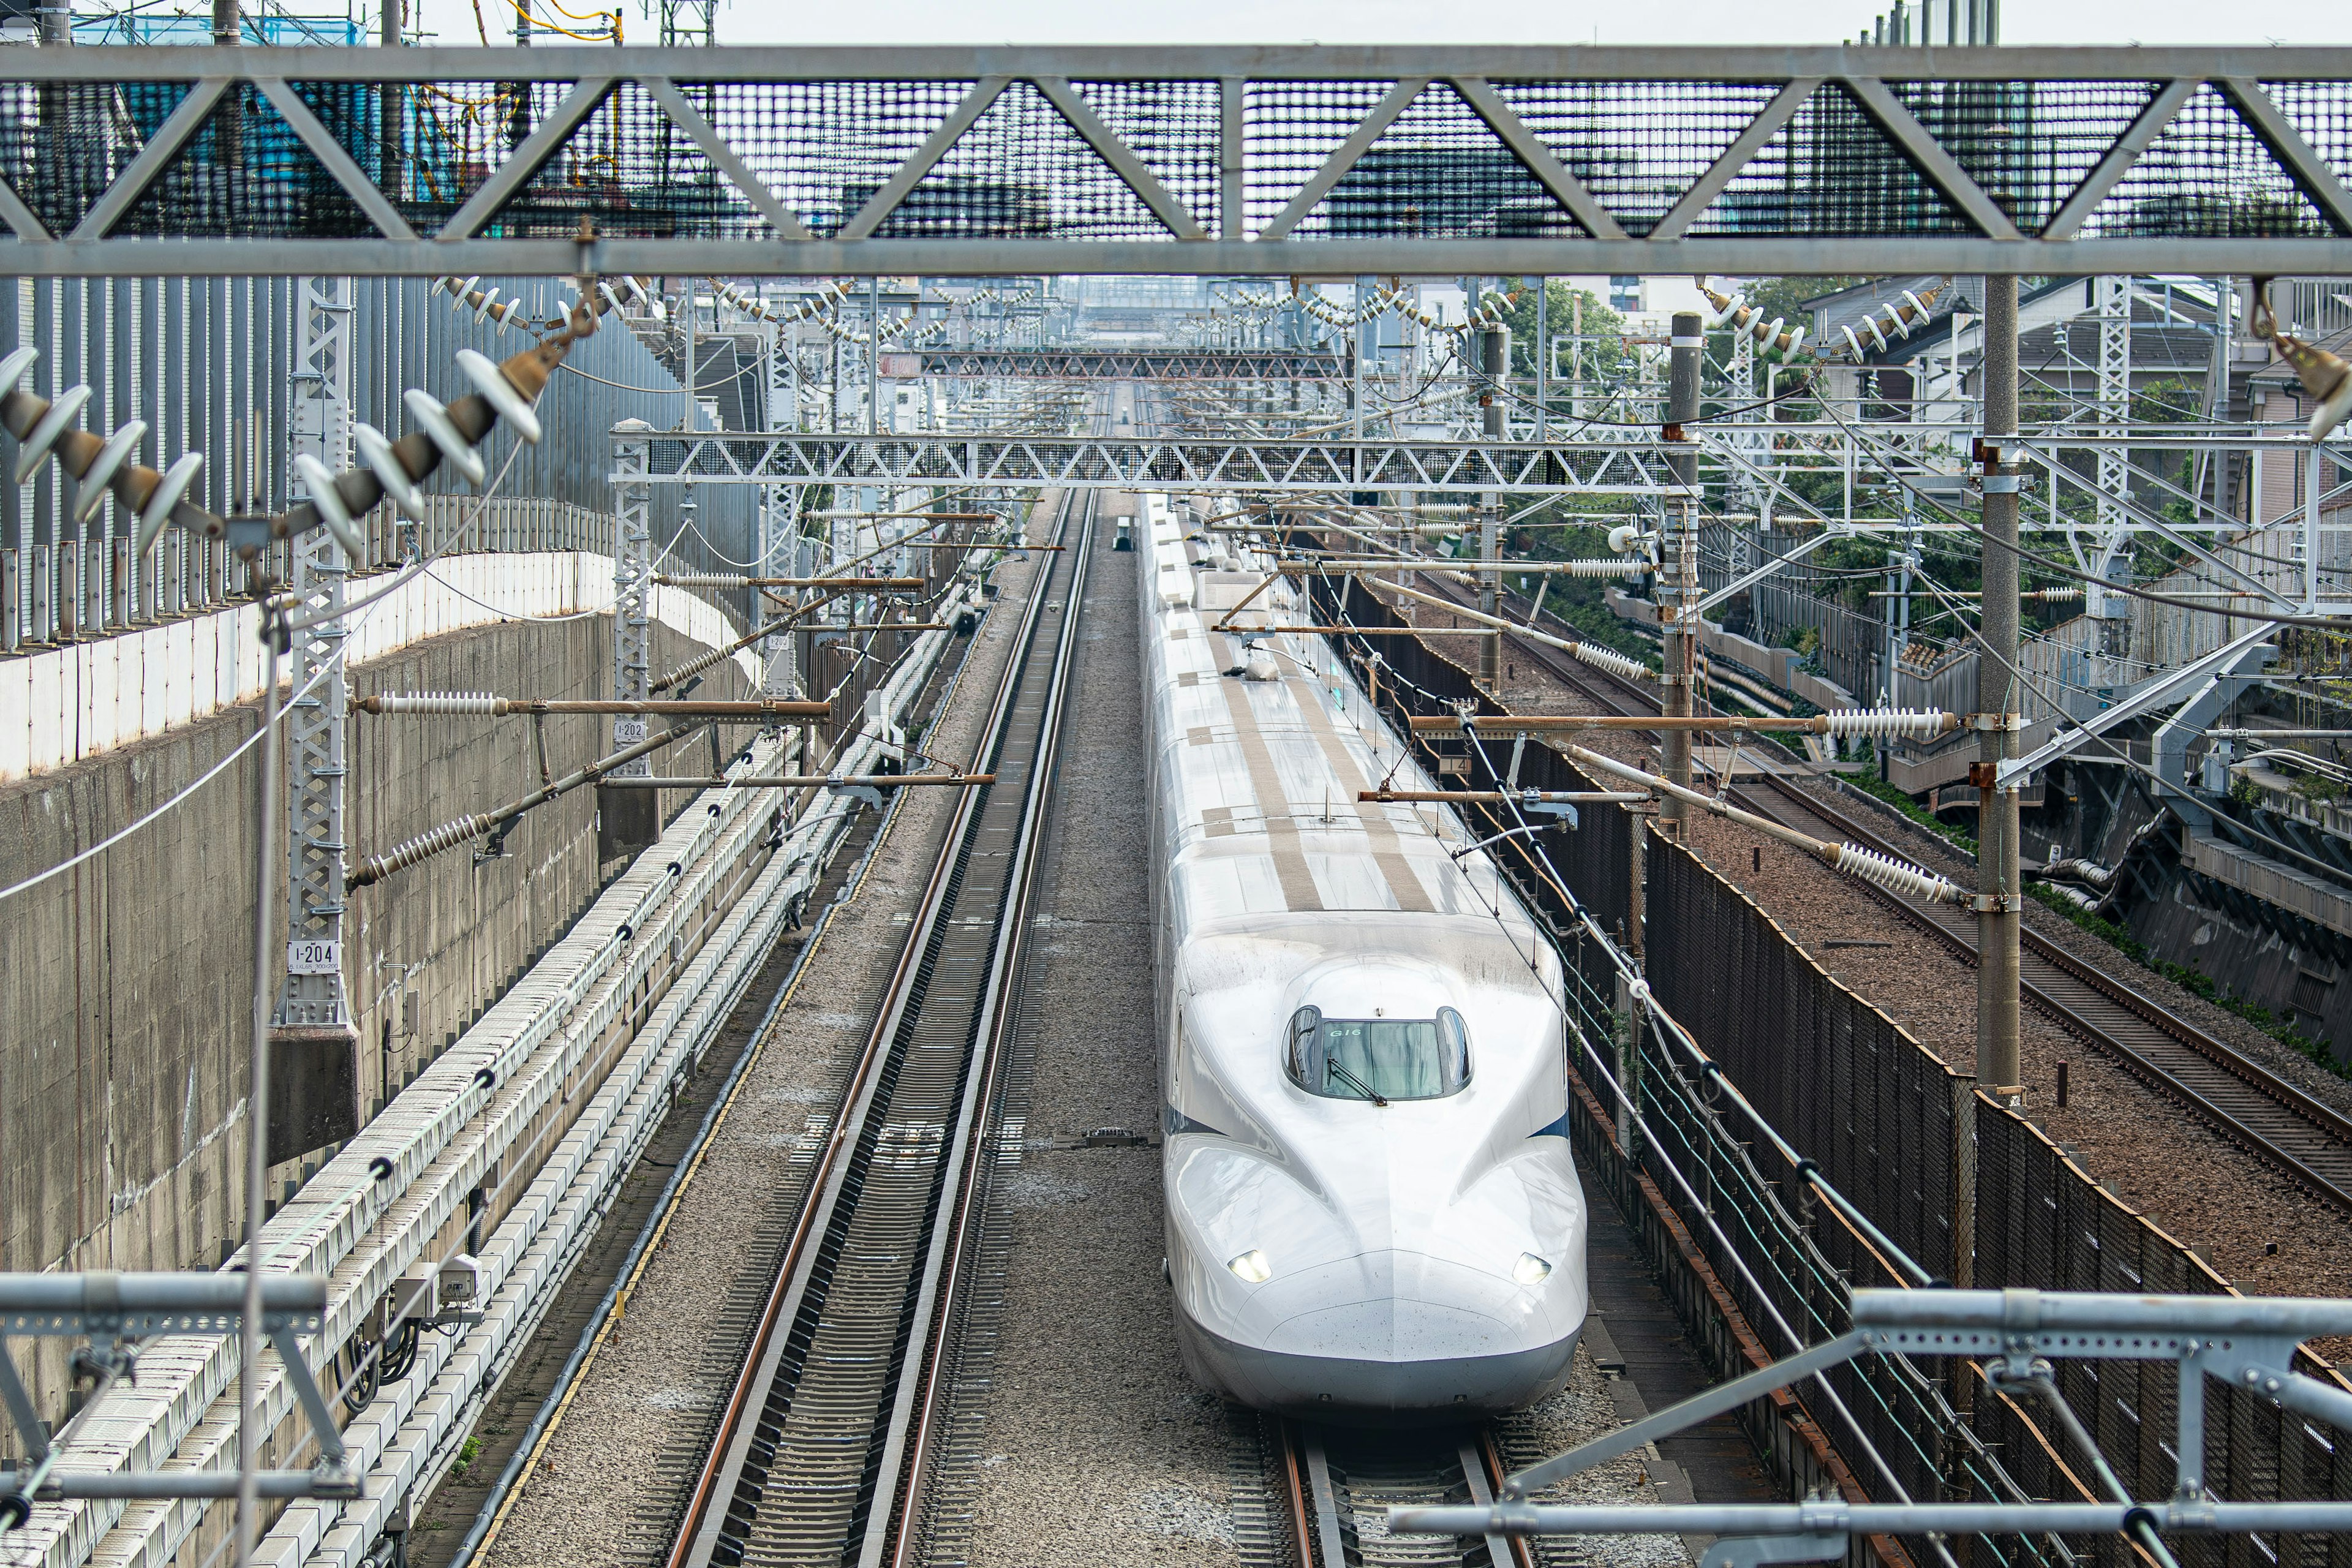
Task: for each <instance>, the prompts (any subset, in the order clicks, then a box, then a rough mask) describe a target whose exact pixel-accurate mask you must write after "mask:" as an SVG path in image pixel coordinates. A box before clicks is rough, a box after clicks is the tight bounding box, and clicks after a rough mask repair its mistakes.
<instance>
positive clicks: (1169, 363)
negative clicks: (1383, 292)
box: [882, 349, 1355, 383]
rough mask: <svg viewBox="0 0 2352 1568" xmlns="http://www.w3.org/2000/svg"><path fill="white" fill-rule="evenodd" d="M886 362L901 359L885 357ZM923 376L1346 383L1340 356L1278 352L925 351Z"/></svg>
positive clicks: (1348, 366) (1347, 368)
mask: <svg viewBox="0 0 2352 1568" xmlns="http://www.w3.org/2000/svg"><path fill="white" fill-rule="evenodd" d="M882 357H883V363H884V369H885V373H886V374H888V372H889V362H890V361H891V360H892V359H894V358H903V357H905V356H899V355H891V354H885V355H883V356H882ZM920 358H921V364H922V374H925V375H942V376H953V377H960V378H964V379H969V380H975V381H979V380H1027V381H1181V382H1191V383H1199V382H1203V381H1346V380H1348V379H1349V377H1350V376H1352V375H1353V374H1355V366H1354V362H1353V361H1352V360H1350V359H1349V358H1348V357H1347V356H1345V355H1343V354H1328V353H1307V352H1306V351H1304V350H1284V349H929V350H926V351H925V352H924V353H922V355H921V356H920Z"/></svg>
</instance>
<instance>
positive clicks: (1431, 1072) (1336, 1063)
mask: <svg viewBox="0 0 2352 1568" xmlns="http://www.w3.org/2000/svg"><path fill="white" fill-rule="evenodd" d="M1283 1070H1284V1071H1286V1073H1288V1074H1289V1075H1290V1081H1291V1082H1293V1083H1295V1084H1297V1086H1298V1087H1299V1088H1301V1089H1305V1090H1306V1091H1307V1093H1309V1094H1319V1095H1322V1096H1324V1097H1325V1098H1326V1099H1329V1100H1370V1101H1371V1102H1372V1103H1373V1104H1375V1105H1386V1104H1387V1103H1388V1102H1389V1101H1390V1100H1438V1099H1442V1098H1444V1096H1446V1095H1449V1094H1454V1093H1458V1092H1460V1090H1461V1089H1462V1086H1463V1085H1465V1084H1466V1083H1468V1082H1469V1081H1470V1037H1469V1032H1468V1031H1467V1030H1465V1028H1464V1027H1463V1026H1462V1015H1461V1014H1459V1013H1457V1012H1455V1011H1454V1009H1453V1008H1451V1007H1440V1008H1439V1009H1438V1010H1437V1016H1436V1017H1434V1018H1327V1017H1325V1016H1323V1011H1322V1009H1321V1008H1319V1007H1301V1008H1300V1009H1298V1011H1297V1012H1296V1013H1294V1014H1292V1015H1291V1016H1290V1030H1289V1041H1288V1044H1287V1045H1286V1047H1284V1051H1283Z"/></svg>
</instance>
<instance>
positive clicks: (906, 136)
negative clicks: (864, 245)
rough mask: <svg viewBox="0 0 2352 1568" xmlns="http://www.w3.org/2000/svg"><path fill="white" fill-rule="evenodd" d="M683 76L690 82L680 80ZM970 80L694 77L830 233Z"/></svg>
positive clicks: (698, 91) (786, 200) (787, 201)
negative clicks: (714, 80)
mask: <svg viewBox="0 0 2352 1568" xmlns="http://www.w3.org/2000/svg"><path fill="white" fill-rule="evenodd" d="M682 85H683V84H682ZM971 88H972V84H971V82H969V81H811V82H772V83H771V82H719V83H712V84H709V85H703V84H696V85H694V86H693V87H692V88H691V89H689V91H688V96H689V97H690V98H692V99H693V100H694V101H695V102H696V103H698V104H702V105H705V106H706V107H705V109H704V112H705V113H707V114H708V115H709V118H710V121H711V123H712V124H713V125H714V126H716V127H717V129H718V132H719V135H720V136H722V137H724V138H726V140H727V144H728V145H729V146H730V147H732V148H733V149H734V150H735V153H736V154H737V155H738V156H739V157H740V158H741V159H742V160H743V162H744V163H746V164H747V165H749V166H750V168H751V171H752V173H754V174H757V175H759V177H760V178H761V180H763V181H765V182H766V184H767V185H768V188H769V189H771V190H772V191H774V192H775V193H776V195H777V198H778V199H779V200H781V201H782V203H783V205H785V206H786V207H787V208H789V209H790V210H791V211H792V212H793V216H797V217H798V218H799V219H800V220H801V222H802V223H803V224H805V225H806V226H808V227H809V229H810V230H811V231H812V232H814V233H816V234H820V235H829V234H832V233H834V232H835V230H837V229H839V228H840V227H841V226H842V225H843V224H845V223H847V222H848V221H849V220H850V219H851V218H852V217H853V216H856V213H857V209H858V208H859V207H861V206H863V205H866V199H867V198H868V197H870V196H872V195H874V193H875V192H876V191H878V190H880V189H881V188H882V186H883V184H885V183H886V182H887V180H888V179H889V178H890V175H891V174H892V173H893V172H894V171H895V170H896V169H897V168H898V165H899V164H900V163H903V162H905V161H906V159H907V158H908V156H909V155H911V154H912V153H914V152H915V150H916V149H917V148H919V147H920V146H921V145H922V144H923V142H925V141H926V140H928V139H929V136H930V134H931V133H932V132H935V131H937V130H938V129H939V128H940V124H941V123H942V122H943V121H946V119H947V117H948V116H949V115H950V114H952V113H953V112H954V111H955V107H956V105H957V104H958V103H960V102H961V101H962V100H963V98H964V96H965V95H966V94H967V93H969V92H970V91H971Z"/></svg>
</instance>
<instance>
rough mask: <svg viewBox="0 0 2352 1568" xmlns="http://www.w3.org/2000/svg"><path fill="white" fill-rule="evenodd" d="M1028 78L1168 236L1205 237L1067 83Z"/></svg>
mask: <svg viewBox="0 0 2352 1568" xmlns="http://www.w3.org/2000/svg"><path fill="white" fill-rule="evenodd" d="M1031 81H1032V82H1033V83H1034V85H1035V87H1036V89H1037V90H1038V91H1039V92H1042V93H1044V94H1045V101H1046V102H1048V103H1050V104H1052V105H1053V106H1054V107H1055V110H1058V111H1060V113H1061V116H1062V118H1063V119H1064V120H1066V121H1068V122H1069V126H1070V129H1071V130H1073V131H1075V132H1077V133H1078V136H1079V138H1080V139H1081V140H1083V141H1084V142H1086V144H1087V146H1089V147H1091V148H1093V149H1094V150H1095V151H1096V152H1097V153H1099V154H1100V155H1101V157H1102V161H1103V162H1104V163H1108V164H1109V165H1110V169H1111V173H1112V174H1117V175H1118V177H1119V180H1120V182H1121V183H1123V184H1125V185H1126V186H1127V188H1128V189H1129V190H1130V191H1133V192H1134V193H1135V194H1136V196H1137V197H1138V199H1139V200H1140V201H1141V202H1142V203H1143V205H1145V206H1148V207H1150V209H1151V216H1153V217H1156V218H1158V219H1159V220H1160V222H1161V223H1163V224H1165V225H1167V226H1168V232H1169V233H1171V234H1172V235H1174V236H1175V237H1177V238H1179V239H1206V238H1208V237H1209V236H1208V234H1207V232H1206V231H1205V230H1203V229H1202V227H1201V224H1200V220H1199V219H1197V218H1195V217H1194V216H1192V209H1191V208H1189V207H1187V206H1186V205H1184V204H1183V203H1182V202H1180V201H1178V200H1177V199H1176V198H1175V197H1174V196H1173V195H1170V194H1169V191H1168V187H1167V186H1165V185H1163V184H1160V176H1159V175H1157V174H1153V173H1152V172H1151V166H1150V164H1148V163H1145V162H1144V161H1143V160H1142V159H1140V158H1139V157H1137V156H1136V155H1135V149H1134V148H1132V147H1129V145H1128V144H1127V143H1126V142H1124V141H1122V140H1120V139H1119V137H1118V135H1117V134H1116V133H1115V132H1112V130H1111V128H1110V127H1109V126H1108V125H1105V124H1104V123H1103V122H1102V118H1101V116H1099V115H1097V113H1095V111H1094V110H1092V109H1091V108H1089V107H1088V106H1087V100H1085V99H1083V98H1080V97H1079V96H1078V95H1077V93H1076V90H1075V89H1072V88H1071V86H1070V84H1069V83H1068V81H1066V80H1065V79H1063V78H1061V77H1057V76H1041V77H1033V78H1031Z"/></svg>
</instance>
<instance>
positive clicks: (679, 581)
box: [662, 573, 751, 588]
mask: <svg viewBox="0 0 2352 1568" xmlns="http://www.w3.org/2000/svg"><path fill="white" fill-rule="evenodd" d="M662 582H663V584H665V585H666V586H668V587H672V588H742V587H748V586H749V585H750V584H751V579H750V578H749V577H745V576H741V575H740V574H739V575H733V576H730V575H727V574H713V573H677V574H671V575H666V576H664V577H663V578H662Z"/></svg>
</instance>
